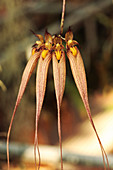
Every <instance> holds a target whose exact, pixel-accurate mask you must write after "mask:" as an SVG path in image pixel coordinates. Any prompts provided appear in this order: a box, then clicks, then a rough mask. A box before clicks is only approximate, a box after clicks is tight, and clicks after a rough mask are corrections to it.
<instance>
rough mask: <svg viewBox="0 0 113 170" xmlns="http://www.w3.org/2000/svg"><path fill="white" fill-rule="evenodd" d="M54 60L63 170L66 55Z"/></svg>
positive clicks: (54, 57) (63, 54) (53, 57)
mask: <svg viewBox="0 0 113 170" xmlns="http://www.w3.org/2000/svg"><path fill="white" fill-rule="evenodd" d="M52 59H53V75H54V84H55V92H56V99H57V109H58V134H59V143H60V150H61V169H63V161H62V141H61V120H60V106H61V102H62V97H63V93H64V88H65V79H66V64H65V53H64V52H63V51H62V56H61V59H60V61H59V62H58V60H57V59H56V56H55V53H53V55H52Z"/></svg>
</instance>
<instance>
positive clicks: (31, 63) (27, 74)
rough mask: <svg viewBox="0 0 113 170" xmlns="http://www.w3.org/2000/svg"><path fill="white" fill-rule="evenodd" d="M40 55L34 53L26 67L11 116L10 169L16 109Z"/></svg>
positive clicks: (8, 134)
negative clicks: (12, 132)
mask: <svg viewBox="0 0 113 170" xmlns="http://www.w3.org/2000/svg"><path fill="white" fill-rule="evenodd" d="M39 56H40V52H37V53H36V54H34V55H32V56H31V57H30V59H29V61H28V63H27V65H26V67H25V70H24V72H23V75H22V80H21V84H20V88H19V92H18V96H17V100H16V104H15V107H14V111H13V115H12V118H11V121H10V125H9V129H8V133H7V160H8V170H9V136H10V131H11V127H12V123H13V119H14V116H15V113H16V110H17V107H18V105H19V103H20V100H21V98H22V96H23V93H24V91H25V88H26V85H27V83H28V81H29V79H30V76H31V74H32V72H33V70H34V69H35V67H36V64H37V60H38V58H39Z"/></svg>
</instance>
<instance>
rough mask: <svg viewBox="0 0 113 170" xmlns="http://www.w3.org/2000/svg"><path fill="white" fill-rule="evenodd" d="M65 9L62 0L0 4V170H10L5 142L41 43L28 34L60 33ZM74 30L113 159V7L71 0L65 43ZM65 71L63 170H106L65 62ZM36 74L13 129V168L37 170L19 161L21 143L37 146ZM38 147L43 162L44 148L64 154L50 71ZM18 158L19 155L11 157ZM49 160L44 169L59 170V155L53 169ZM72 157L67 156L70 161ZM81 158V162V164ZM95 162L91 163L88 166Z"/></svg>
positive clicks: (107, 1) (98, 0)
mask: <svg viewBox="0 0 113 170" xmlns="http://www.w3.org/2000/svg"><path fill="white" fill-rule="evenodd" d="M61 10H62V0H27V1H26V0H18V1H17V0H11V1H10V0H0V142H1V143H0V169H4V170H5V169H7V165H6V146H5V145H4V144H5V143H6V133H7V131H8V126H9V123H10V119H11V115H12V112H13V108H14V105H15V101H16V97H17V93H18V89H19V85H20V81H21V76H22V72H23V70H24V68H25V66H26V63H27V61H28V59H29V56H30V54H31V49H32V48H31V47H32V45H33V44H34V43H35V41H36V40H37V39H36V37H35V36H34V35H33V34H32V33H31V31H30V30H33V31H34V32H35V33H38V34H42V35H44V32H45V29H46V28H47V30H48V32H50V33H51V34H52V35H53V34H59V33H60V19H61ZM69 26H71V29H72V31H73V33H74V39H75V40H77V41H78V42H79V44H80V46H79V49H80V51H81V54H82V57H83V60H84V64H85V69H86V75H87V83H88V93H89V103H90V106H91V110H92V116H93V118H94V122H95V125H96V127H97V131H98V133H99V136H100V138H101V140H102V143H103V145H104V147H105V150H106V152H107V154H109V155H111V157H112V153H113V2H112V0H104V1H103V0H67V1H66V13H65V21H64V32H63V36H65V33H66V31H67V30H68V27H69ZM66 64H67V70H66V72H67V76H66V87H65V93H64V97H63V102H62V106H61V118H62V141H63V149H64V166H65V169H68V170H71V169H77V170H81V169H87V170H88V168H89V169H92V170H93V169H102V160H101V158H100V157H101V150H100V147H99V145H98V141H97V139H96V136H95V134H94V132H93V130H92V127H91V125H90V123H89V121H88V118H87V114H86V111H85V109H84V106H83V103H82V101H81V98H80V96H79V93H78V90H77V88H76V86H75V84H74V81H73V77H72V74H71V70H70V66H69V62H68V59H67V58H66ZM35 74H36V73H35V71H34V72H33V74H32V77H31V79H30V81H29V83H28V85H27V88H26V90H25V94H24V96H23V99H22V101H21V103H20V105H19V107H18V110H17V112H16V116H15V119H14V122H13V126H12V130H11V137H10V143H13V144H14V145H12V148H15V147H16V148H15V150H13V151H12V150H11V151H10V153H11V155H13V156H12V157H11V166H12V169H30V168H31V169H33V168H34V160H32V161H28V159H27V158H26V157H27V156H28V155H27V156H25V157H23V159H21V155H22V154H23V153H24V151H25V148H26V147H22V148H23V150H22V153H21V155H20V154H18V149H17V148H18V147H19V146H20V147H21V146H23V144H24V145H25V146H26V145H27V146H32V145H33V143H34V132H35V77H36V75H35ZM39 143H40V145H41V147H42V155H43V146H45V147H47V148H46V149H47V153H48V152H49V151H50V150H51V147H53V146H54V147H55V148H54V147H53V152H52V153H56V150H55V149H56V148H57V147H58V148H59V145H58V144H59V142H58V132H57V107H56V98H55V91H54V83H53V73H52V65H51V64H50V67H49V72H48V80H47V88H46V94H45V99H44V104H43V108H42V112H41V117H40V121H39ZM18 144H19V146H18ZM13 146H14V147H13ZM3 148H4V149H3ZM28 148H29V147H28ZM16 149H17V150H16ZM46 149H45V150H46ZM31 150H32V149H31ZM58 150H59V149H58ZM16 151H17V152H16ZM65 151H66V153H65ZM15 152H16V154H17V155H16V156H14V155H15ZM31 152H32V151H31ZM52 153H51V154H50V160H49V161H43V158H42V165H43V166H42V169H59V167H60V160H59V159H60V155H59V157H58V160H57V158H56V157H57V156H54V159H55V161H56V162H54V161H53V163H52V160H51V159H52V158H53V156H52ZM67 153H70V156H69V154H67ZM30 154H31V153H29V155H30ZM71 154H72V155H75V157H74V158H75V159H74V158H72V159H71V156H72V155H71ZM44 155H46V154H44ZM77 155H78V157H77V160H79V159H80V160H81V159H82V161H78V162H77V160H76V156H77ZM83 155H84V157H82V156H83ZM46 156H47V155H46ZM90 156H92V157H93V156H94V159H93V161H91V162H90ZM97 156H99V158H100V159H98V160H100V161H99V162H98V161H97V162H98V163H95V159H96V157H97ZM42 157H43V156H42ZM47 157H49V155H48V156H47ZM85 158H87V159H85ZM44 159H47V158H44ZM111 159H112V158H111ZM112 160H113V159H112ZM50 165H51V166H50ZM110 165H111V164H110ZM112 168H113V163H112V165H111V169H112Z"/></svg>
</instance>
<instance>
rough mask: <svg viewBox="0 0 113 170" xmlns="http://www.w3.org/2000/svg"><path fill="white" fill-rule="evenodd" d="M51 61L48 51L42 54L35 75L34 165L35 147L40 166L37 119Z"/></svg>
mask: <svg viewBox="0 0 113 170" xmlns="http://www.w3.org/2000/svg"><path fill="white" fill-rule="evenodd" d="M50 61H51V54H50V53H49V52H48V54H47V56H46V57H45V59H43V58H42V56H41V57H40V59H39V63H38V68H37V76H36V129H35V142H34V155H35V166H36V147H37V150H38V155H39V166H38V168H39V167H40V152H39V147H38V135H37V133H38V121H39V117H40V112H41V108H42V104H43V100H44V95H45V89H46V81H47V72H48V67H49V63H50Z"/></svg>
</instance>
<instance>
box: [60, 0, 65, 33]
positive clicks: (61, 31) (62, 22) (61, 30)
mask: <svg viewBox="0 0 113 170" xmlns="http://www.w3.org/2000/svg"><path fill="white" fill-rule="evenodd" d="M65 7H66V0H63V8H62V18H61V26H60V27H61V29H60V34H62V33H63V26H64V14H65Z"/></svg>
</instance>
